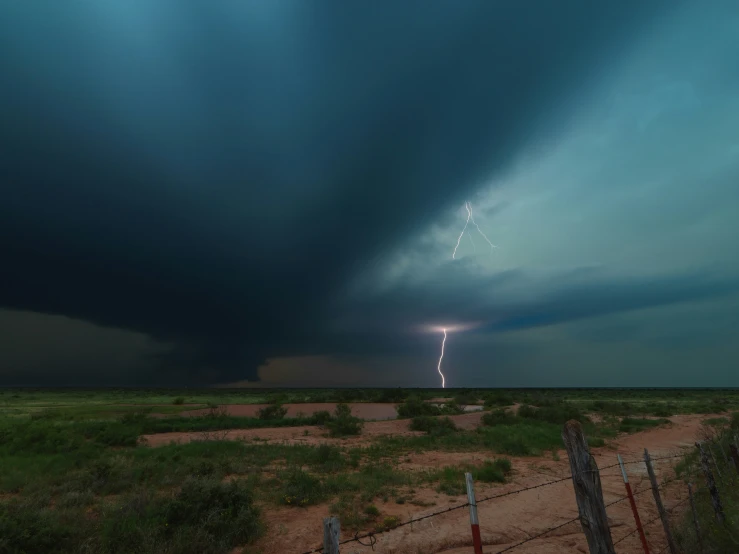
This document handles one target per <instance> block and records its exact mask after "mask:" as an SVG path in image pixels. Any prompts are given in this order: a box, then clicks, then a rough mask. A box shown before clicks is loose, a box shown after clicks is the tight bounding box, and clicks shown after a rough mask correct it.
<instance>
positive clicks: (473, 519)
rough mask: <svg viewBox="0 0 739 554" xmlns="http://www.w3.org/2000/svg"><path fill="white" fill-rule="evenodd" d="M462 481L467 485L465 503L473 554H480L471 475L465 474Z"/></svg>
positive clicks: (478, 528) (475, 504)
mask: <svg viewBox="0 0 739 554" xmlns="http://www.w3.org/2000/svg"><path fill="white" fill-rule="evenodd" d="M464 480H465V482H466V483H467V501H468V502H469V504H470V525H471V526H472V546H473V547H474V552H475V554H482V538H481V537H480V522H479V521H478V519H477V503H476V502H475V489H474V487H473V484H472V474H471V473H465V474H464Z"/></svg>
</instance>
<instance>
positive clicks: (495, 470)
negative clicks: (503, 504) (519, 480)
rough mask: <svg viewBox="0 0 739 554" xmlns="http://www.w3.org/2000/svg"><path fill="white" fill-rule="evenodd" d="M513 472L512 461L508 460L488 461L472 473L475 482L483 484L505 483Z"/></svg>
mask: <svg viewBox="0 0 739 554" xmlns="http://www.w3.org/2000/svg"><path fill="white" fill-rule="evenodd" d="M510 472H511V461H510V460H508V459H507V458H499V459H497V460H493V461H490V460H487V461H485V462H484V463H483V464H482V466H481V467H479V468H477V469H476V470H474V471H472V477H473V478H474V479H475V481H482V482H483V483H505V482H506V476H507V475H508V474H509V473H510Z"/></svg>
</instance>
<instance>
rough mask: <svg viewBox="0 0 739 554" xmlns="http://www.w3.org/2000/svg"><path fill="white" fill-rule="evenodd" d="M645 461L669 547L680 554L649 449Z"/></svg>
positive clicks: (672, 551) (675, 553)
mask: <svg viewBox="0 0 739 554" xmlns="http://www.w3.org/2000/svg"><path fill="white" fill-rule="evenodd" d="M644 463H645V464H647V473H648V474H649V481H650V483H652V495H653V496H654V503H655V504H657V512H658V513H659V518H660V519H661V520H662V527H664V529H665V537H666V538H667V548H668V550H669V551H670V552H671V553H672V554H678V550H677V547H676V546H675V540H674V539H673V538H672V531H670V521H669V520H668V519H667V512H666V511H665V507H664V505H663V504H662V497H661V496H660V494H659V485H658V484H657V476H656V475H655V474H654V468H653V467H652V458H650V457H649V451H648V450H647V449H646V448H645V449H644Z"/></svg>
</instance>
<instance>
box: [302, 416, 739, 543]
mask: <svg viewBox="0 0 739 554" xmlns="http://www.w3.org/2000/svg"><path fill="white" fill-rule="evenodd" d="M572 424H575V425H576V426H577V428H578V429H577V431H578V432H579V433H580V435H581V436H582V440H583V444H584V445H585V451H584V452H571V451H570V448H568V455H569V456H570V461H571V468H572V469H573V470H574V469H575V466H574V465H573V464H572V460H573V456H574V457H577V456H578V455H580V456H582V455H583V454H584V455H585V456H586V459H587V463H588V464H589V465H590V466H591V469H580V470H578V471H573V472H572V473H570V474H569V475H567V476H562V477H558V478H556V479H552V480H549V481H546V482H544V483H539V484H536V485H531V486H526V487H521V488H518V489H515V490H511V491H507V492H502V493H497V494H493V495H489V496H486V497H483V498H480V499H476V500H475V496H474V490H473V489H472V478H471V475H469V474H466V478H467V484H468V501H467V502H464V503H461V504H457V505H454V506H450V507H448V508H445V509H442V510H438V511H434V512H432V513H429V514H424V515H422V516H417V517H415V516H414V517H411V518H410V519H409V520H407V521H403V522H400V523H397V524H394V525H392V526H389V527H387V528H384V529H376V530H374V531H368V532H365V533H361V534H360V533H358V532H357V533H355V534H354V536H352V537H350V538H346V539H344V540H340V522H339V520H338V518H336V517H329V518H325V519H324V544H323V545H322V546H319V547H317V548H315V549H313V550H308V551H305V552H303V553H301V554H315V553H323V554H339V553H340V548H341V547H342V546H344V545H348V544H351V543H356V544H358V545H361V546H364V547H369V548H371V549H372V551H374V550H375V545H376V544H377V542H378V540H377V537H378V536H381V535H384V534H386V533H392V532H394V531H397V530H398V529H400V528H403V527H406V526H409V525H410V526H413V525H414V524H418V523H420V522H422V521H426V520H431V519H432V518H435V517H439V516H442V515H445V514H448V513H450V512H454V511H457V510H462V509H465V508H470V519H471V526H472V528H473V529H472V535H473V549H474V553H475V554H482V552H483V550H482V544H481V540H480V533H479V528H478V530H477V532H475V526H476V525H477V526H479V523H478V522H477V521H476V520H477V505H479V504H481V503H485V502H490V501H493V500H499V499H502V498H505V497H508V496H513V495H517V494H521V493H524V492H527V491H531V490H536V489H541V488H544V487H549V486H552V485H556V484H558V483H563V482H566V481H573V482H575V481H576V480H577V479H578V478H579V479H583V478H585V479H588V480H589V481H590V482H592V483H593V484H597V494H595V495H594V497H593V498H590V501H593V502H595V503H596V504H599V506H597V509H600V510H602V512H601V513H602V514H603V515H604V516H605V511H606V508H609V507H611V506H614V505H616V504H619V503H621V502H623V501H625V500H630V502H631V508H632V511H633V515H634V519H635V523H636V526H635V528H634V529H632V530H631V531H629V532H628V533H626V534H625V535H622V536H620V537H619V538H617V539H616V540H613V538H612V537H611V528H610V527H608V526H607V527H606V531H607V533H603V536H601V537H595V539H596V540H602V541H603V543H604V544H605V549H604V550H597V551H599V552H601V551H602V552H614V553H615V552H616V551H615V546H616V545H619V544H622V543H623V542H624V541H626V540H627V539H629V538H630V537H633V536H634V535H636V534H640V535H641V539H642V547H643V549H644V552H645V553H646V554H662V553H664V552H669V553H670V554H679V551H678V550H677V548H676V547H675V546H674V544H673V542H672V538H671V531H670V528H669V523H668V515H670V514H672V513H674V512H675V511H676V510H677V508H680V507H681V506H684V505H685V504H686V503H687V502H688V501H689V500H690V501H691V502H692V499H691V498H692V496H685V497H684V498H682V499H680V500H679V501H678V502H676V503H675V504H673V505H672V506H671V507H670V508H669V509H664V508H663V506H662V500H661V496H660V493H661V492H664V491H665V490H666V487H667V486H668V485H671V484H672V483H674V482H676V481H679V480H681V477H679V476H678V475H677V474H676V475H675V476H674V477H672V478H669V479H665V480H663V481H662V483H661V484H657V482H656V478H655V477H654V472H653V469H652V465H651V464H652V462H654V461H660V460H674V459H676V458H684V457H685V455H686V454H685V452H681V453H679V454H674V455H669V456H659V457H650V456H649V454H648V452H647V451H646V450H645V456H644V458H643V459H635V460H629V461H623V460H621V459H620V456H619V462H618V463H614V464H610V465H606V466H604V467H602V468H598V467H597V466H596V464H595V461H594V459H593V458H592V456H591V455H590V453H589V450H588V449H587V443H586V442H585V439H584V435H582V430H581V428H580V427H579V423H577V422H574V421H570V422H568V423H567V424H566V425H565V429H567V426H568V425H572ZM563 437H564V432H563ZM565 443H566V446H567V441H565ZM696 446H698V448H699V450H700V448H701V447H700V446H699V443H696ZM737 447H739V444H737ZM701 454H702V457H703V458H706V459H707V455H706V454H705V453H704V452H703V451H702V450H701ZM583 459H585V458H583ZM713 462H714V467H715V469H716V470H717V472H718V471H720V470H719V469H718V465H717V464H716V460H715V458H713ZM635 464H644V465H645V466H646V468H647V471H648V473H649V475H650V480H649V481H650V482H649V483H648V485H647V486H644V487H642V488H640V489H638V490H636V491H634V492H632V491H631V488H630V486H629V485H628V478H627V473H626V469H625V468H626V467H627V466H633V465H635ZM735 465H736V469H737V472H738V473H739V464H735ZM613 468H619V470H618V472H613V473H608V474H604V473H602V472H604V471H605V470H609V469H613ZM706 470H707V471H706ZM703 472H704V474H705V477H706V481H707V485H706V487H699V488H695V487H694V485H693V484H692V483H691V484H690V485H689V487H693V488H689V495H693V494H694V493H695V492H699V491H700V492H703V491H707V492H708V493H709V494H714V493H713V491H712V489H716V485H715V483H714V479H713V476H712V472H711V468H710V466H706V465H705V464H704V467H703ZM618 473H621V474H622V475H623V479H624V483H625V485H626V490H627V494H626V495H624V496H621V497H618V498H617V499H615V500H612V501H610V502H608V503H607V504H606V503H604V502H603V498H602V491H601V490H600V477H601V476H603V475H611V476H613V475H617V474H618ZM732 477H734V476H732ZM736 480H737V479H736V478H734V479H733V480H732V482H735V481H736ZM575 488H576V490H580V489H581V488H580V487H577V486H576V487H575ZM647 491H652V494H653V496H654V500H655V503H656V505H657V509H658V515H657V516H656V517H654V518H652V519H650V520H648V521H647V522H646V523H641V522H640V520H639V514H638V511H637V506H636V504H635V501H634V499H635V497H637V496H640V495H642V494H643V493H645V492H647ZM577 500H578V512H579V513H578V515H577V516H575V517H573V518H571V519H569V520H567V521H565V522H563V523H560V524H558V525H556V526H554V527H550V528H548V529H546V530H544V531H541V532H539V533H537V534H535V535H531V536H529V537H527V538H526V539H524V540H521V541H519V542H517V543H514V544H511V545H508V546H506V547H504V548H502V549H501V550H496V551H490V550H488V551H487V552H489V553H490V554H502V553H504V552H510V551H512V550H514V549H516V548H519V547H521V546H523V545H525V544H527V543H529V542H531V541H534V540H537V539H540V538H543V537H545V536H546V535H548V534H549V533H552V532H554V531H557V530H560V529H562V528H564V527H566V526H567V525H571V524H573V523H576V522H581V523H582V522H583V520H584V519H586V518H587V523H588V524H587V525H583V526H582V527H583V530H584V531H586V529H590V530H592V529H594V528H596V527H595V526H593V525H592V521H590V519H589V516H591V515H592V514H590V513H589V511H588V509H587V507H585V508H584V506H583V505H582V504H581V499H580V498H579V497H578V498H577ZM717 517H719V516H718V512H717ZM660 520H662V524H663V528H664V532H665V536H666V540H667V543H666V544H665V545H664V547H663V548H662V549H661V550H659V551H657V552H656V553H655V552H654V551H651V550H650V549H649V547H648V544H647V540H646V538H645V535H644V529H645V528H647V527H649V526H651V525H653V524H655V523H656V522H658V521H660ZM695 531H696V535H697V538H698V540H699V541H700V540H701V536H700V530H699V529H698V524H697V522H696V530H695ZM586 535H587V532H586ZM588 543H589V545H590V547H591V552H595V551H596V550H595V549H594V548H593V545H592V544H590V543H591V537H590V536H588ZM595 548H596V549H597V548H598V547H597V546H596V547H595Z"/></svg>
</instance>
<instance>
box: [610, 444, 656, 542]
mask: <svg viewBox="0 0 739 554" xmlns="http://www.w3.org/2000/svg"><path fill="white" fill-rule="evenodd" d="M616 456H617V457H618V464H619V465H620V466H621V475H623V478H624V486H625V487H626V494H627V496H628V497H629V503H630V504H631V511H632V512H634V521H635V522H636V530H637V531H638V532H639V540H640V541H641V547H642V549H643V550H644V554H649V545H648V544H647V537H645V536H644V529H643V528H642V525H641V519H640V518H639V512H638V510H637V509H636V501H634V493H632V492H631V485H630V484H629V476H628V475H626V468H625V467H624V461H623V459H621V454H616Z"/></svg>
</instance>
